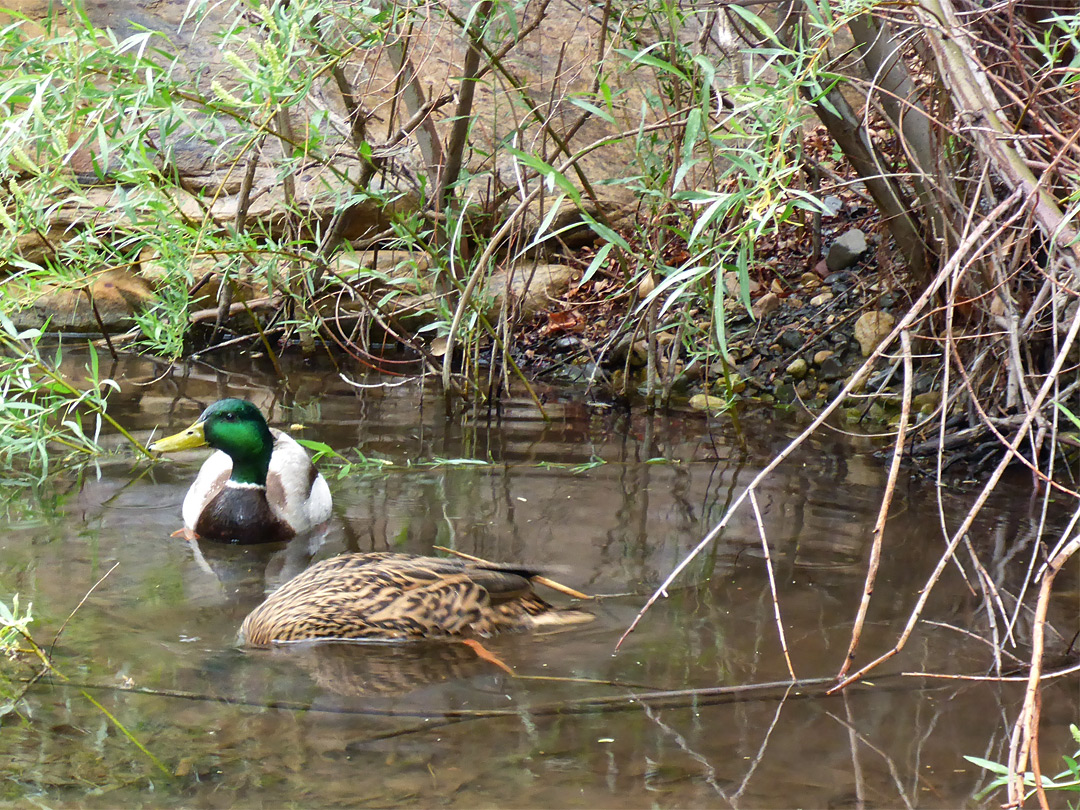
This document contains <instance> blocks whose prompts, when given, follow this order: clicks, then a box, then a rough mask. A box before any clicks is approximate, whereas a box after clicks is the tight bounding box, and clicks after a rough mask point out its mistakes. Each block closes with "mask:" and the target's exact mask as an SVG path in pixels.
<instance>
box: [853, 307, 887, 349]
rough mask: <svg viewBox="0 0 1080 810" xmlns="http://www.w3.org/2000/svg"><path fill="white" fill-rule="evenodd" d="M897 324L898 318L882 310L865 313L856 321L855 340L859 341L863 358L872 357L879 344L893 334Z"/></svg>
mask: <svg viewBox="0 0 1080 810" xmlns="http://www.w3.org/2000/svg"><path fill="white" fill-rule="evenodd" d="M895 323H896V318H894V317H893V316H892V315H890V314H889V313H888V312H881V311H880V310H877V311H873V312H864V313H863V314H862V315H860V316H859V320H857V321H855V339H856V340H857V341H859V348H860V349H862V356H863V357H869V356H870V353H871V352H872V351H874V349H876V348H877V347H878V344H879V343H881V341H883V340H884V339H885V338H886V337H887V336H888V334H889V333H890V332H892V328H893V325H894V324H895Z"/></svg>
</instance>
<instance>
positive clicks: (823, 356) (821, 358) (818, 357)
mask: <svg viewBox="0 0 1080 810" xmlns="http://www.w3.org/2000/svg"><path fill="white" fill-rule="evenodd" d="M834 354H836V352H830V351H829V350H828V349H822V350H821V351H820V352H817V353H815V354H814V365H815V366H820V365H821V364H822V363H824V362H825V361H826V360H828V359H829V358H830V357H832V356H833V355H834Z"/></svg>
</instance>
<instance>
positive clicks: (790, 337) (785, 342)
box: [779, 329, 804, 351]
mask: <svg viewBox="0 0 1080 810" xmlns="http://www.w3.org/2000/svg"><path fill="white" fill-rule="evenodd" d="M779 340H780V345H781V346H783V347H784V348H785V349H788V350H790V351H797V350H799V349H801V348H802V345H803V342H804V340H803V336H802V335H800V334H799V333H798V332H796V331H795V330H794V329H785V330H784V331H783V332H782V333H781V335H780V338H779Z"/></svg>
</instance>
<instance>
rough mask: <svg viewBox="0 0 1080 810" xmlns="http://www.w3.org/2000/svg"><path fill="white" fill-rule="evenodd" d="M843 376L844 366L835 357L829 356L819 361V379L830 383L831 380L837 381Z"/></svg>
mask: <svg viewBox="0 0 1080 810" xmlns="http://www.w3.org/2000/svg"><path fill="white" fill-rule="evenodd" d="M843 376H844V366H843V364H842V363H841V362H840V361H839V360H837V359H836V356H835V355H830V356H829V357H826V358H825V359H824V360H822V361H821V365H820V366H819V367H818V378H819V379H822V380H825V381H826V382H832V381H833V380H839V379H840V378H841V377H843Z"/></svg>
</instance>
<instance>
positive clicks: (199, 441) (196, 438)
mask: <svg viewBox="0 0 1080 810" xmlns="http://www.w3.org/2000/svg"><path fill="white" fill-rule="evenodd" d="M205 445H206V434H205V433H203V423H202V422H196V423H195V424H194V425H192V426H191V427H189V428H188V429H187V430H183V431H181V432H180V433H177V434H175V435H173V436H166V437H165V438H164V439H158V440H157V441H156V442H154V443H153V444H152V445H150V449H151V450H152V451H154V452H155V453H171V452H173V451H176V450H190V449H192V448H193V447H204V446H205Z"/></svg>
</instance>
